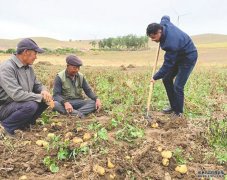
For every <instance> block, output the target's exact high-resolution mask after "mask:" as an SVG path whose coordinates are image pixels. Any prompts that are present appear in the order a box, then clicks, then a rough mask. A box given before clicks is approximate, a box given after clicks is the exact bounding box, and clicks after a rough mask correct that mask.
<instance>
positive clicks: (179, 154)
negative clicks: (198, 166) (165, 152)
mask: <svg viewBox="0 0 227 180" xmlns="http://www.w3.org/2000/svg"><path fill="white" fill-rule="evenodd" d="M173 156H174V157H175V159H176V162H177V164H179V165H180V164H185V163H186V160H185V159H184V157H183V149H181V148H176V149H175V151H174V152H173Z"/></svg>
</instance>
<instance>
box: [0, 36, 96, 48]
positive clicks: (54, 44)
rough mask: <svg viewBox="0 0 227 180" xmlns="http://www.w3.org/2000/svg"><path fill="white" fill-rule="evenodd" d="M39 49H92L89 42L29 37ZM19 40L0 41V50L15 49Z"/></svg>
mask: <svg viewBox="0 0 227 180" xmlns="http://www.w3.org/2000/svg"><path fill="white" fill-rule="evenodd" d="M31 39H33V40H34V41H35V42H36V43H37V44H38V45H39V46H40V47H42V48H49V49H56V48H66V47H69V48H75V49H80V50H83V49H85V50H86V49H90V48H92V46H91V44H90V42H91V40H75V41H73V40H72V41H61V40H57V39H53V38H48V37H31ZM20 40H21V39H13V40H9V39H0V49H1V50H6V49H9V48H16V45H17V43H18V42H19V41H20Z"/></svg>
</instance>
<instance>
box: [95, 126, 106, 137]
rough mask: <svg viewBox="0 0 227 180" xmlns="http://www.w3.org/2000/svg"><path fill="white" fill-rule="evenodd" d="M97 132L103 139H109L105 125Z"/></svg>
mask: <svg viewBox="0 0 227 180" xmlns="http://www.w3.org/2000/svg"><path fill="white" fill-rule="evenodd" d="M97 134H98V138H100V139H102V140H108V133H107V130H106V129H105V128H104V127H103V128H102V129H100V130H99V131H98V133H97Z"/></svg>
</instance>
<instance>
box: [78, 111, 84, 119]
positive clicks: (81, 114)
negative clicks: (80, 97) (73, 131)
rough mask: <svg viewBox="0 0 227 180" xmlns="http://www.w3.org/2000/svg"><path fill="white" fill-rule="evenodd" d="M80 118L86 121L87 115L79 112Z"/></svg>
mask: <svg viewBox="0 0 227 180" xmlns="http://www.w3.org/2000/svg"><path fill="white" fill-rule="evenodd" d="M78 117H79V118H80V119H85V115H84V114H83V113H82V112H79V111H78Z"/></svg>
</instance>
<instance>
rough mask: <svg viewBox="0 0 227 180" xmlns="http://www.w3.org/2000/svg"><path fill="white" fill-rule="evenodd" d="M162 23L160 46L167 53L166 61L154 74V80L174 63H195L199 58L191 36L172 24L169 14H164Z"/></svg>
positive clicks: (167, 70)
mask: <svg viewBox="0 0 227 180" xmlns="http://www.w3.org/2000/svg"><path fill="white" fill-rule="evenodd" d="M160 24H161V25H162V26H163V32H162V36H161V39H160V47H161V48H162V50H164V51H166V53H165V56H164V63H163V65H162V67H161V68H160V69H159V71H158V72H157V73H156V74H155V75H154V77H153V79H154V80H158V79H161V78H163V77H164V76H165V75H166V74H167V73H168V72H169V70H170V69H171V68H172V67H173V66H174V65H177V64H191V65H194V64H195V63H196V60H197V49H196V47H195V45H194V44H193V42H192V40H191V38H190V37H189V36H188V35H187V34H186V33H184V32H183V31H181V30H180V29H179V28H178V27H176V26H175V25H174V24H172V23H171V22H170V18H169V16H163V17H162V19H161V23H160Z"/></svg>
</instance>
